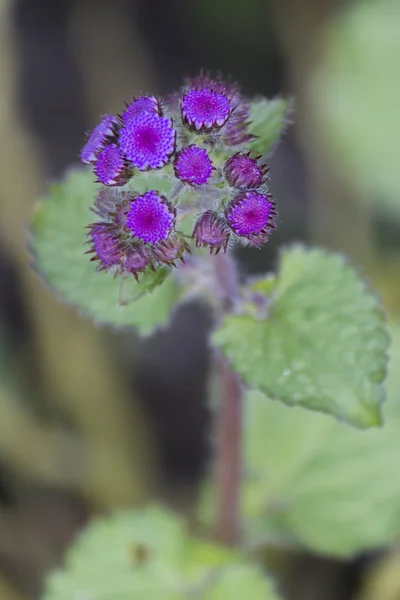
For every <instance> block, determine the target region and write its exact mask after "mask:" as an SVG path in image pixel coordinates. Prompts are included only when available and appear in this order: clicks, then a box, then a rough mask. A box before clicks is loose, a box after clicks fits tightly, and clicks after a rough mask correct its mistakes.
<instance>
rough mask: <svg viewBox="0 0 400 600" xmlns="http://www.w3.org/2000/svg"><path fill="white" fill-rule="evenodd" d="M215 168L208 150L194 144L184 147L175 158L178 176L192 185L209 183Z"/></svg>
mask: <svg viewBox="0 0 400 600" xmlns="http://www.w3.org/2000/svg"><path fill="white" fill-rule="evenodd" d="M214 169H215V167H214V165H213V163H212V160H211V158H210V157H209V155H208V153H207V150H204V148H199V147H198V146H195V145H194V144H192V145H191V146H187V147H186V148H184V149H183V150H182V151H181V152H180V153H179V154H178V156H177V158H176V160H175V175H176V177H177V178H178V179H180V180H181V181H183V182H184V183H188V184H190V185H202V184H205V183H207V181H208V180H209V179H210V177H211V175H212V172H213V171H214Z"/></svg>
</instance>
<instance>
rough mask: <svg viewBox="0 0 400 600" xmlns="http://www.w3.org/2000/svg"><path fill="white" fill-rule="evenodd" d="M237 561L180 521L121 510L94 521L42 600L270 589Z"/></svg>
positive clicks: (149, 511) (182, 598)
mask: <svg viewBox="0 0 400 600" xmlns="http://www.w3.org/2000/svg"><path fill="white" fill-rule="evenodd" d="M239 558H240V555H238V554H237V553H236V552H234V551H232V550H229V549H226V548H221V547H219V546H215V545H213V544H211V543H209V542H203V541H201V540H195V539H194V538H191V537H190V536H189V535H188V534H187V533H186V530H185V528H184V524H183V522H182V520H181V519H179V518H178V517H177V516H175V515H173V514H172V513H170V512H168V511H166V510H164V509H162V508H160V507H157V506H150V507H147V508H145V509H141V510H140V509H138V510H131V511H120V512H117V513H115V514H114V515H113V516H111V517H107V518H104V517H102V518H98V519H95V520H94V521H93V522H92V523H91V524H90V525H89V526H88V528H87V529H86V530H85V531H84V532H83V533H82V534H81V535H80V537H79V538H78V539H77V540H76V541H75V543H74V544H73V545H72V546H71V548H70V549H69V551H68V552H67V556H66V560H65V566H64V569H59V570H58V571H55V572H54V573H53V574H51V575H50V577H48V580H47V583H46V591H45V595H44V600H71V598H77V597H78V596H79V597H82V598H90V600H119V599H121V600H123V599H125V598H126V599H127V600H128V599H129V600H136V599H137V600H143V599H145V598H148V600H153V598H154V599H156V600H158V599H160V600H162V599H165V598H167V600H190V599H191V598H193V597H196V598H199V600H202V599H204V600H213V599H215V600H217V599H219V598H223V597H225V596H224V595H223V593H224V590H225V591H226V593H228V591H229V589H232V587H233V581H236V583H237V584H238V585H242V590H243V586H244V585H245V584H246V582H247V583H249V584H251V585H252V588H253V589H254V591H255V593H256V594H257V593H258V594H259V595H260V591H261V589H264V590H269V589H270V584H268V581H267V580H264V579H262V578H261V575H260V574H258V573H257V574H256V573H254V572H253V570H251V571H250V572H248V571H249V568H248V567H245V572H244V573H241V572H240V567H239ZM237 569H239V574H238V572H237ZM263 582H265V583H264V588H263V587H262V583H263ZM254 597H255V598H256V599H257V598H258V597H259V596H257V595H256V596H254ZM260 597H261V596H260ZM264 597H265V599H266V600H269V599H270V598H271V600H276V599H275V597H274V596H272V595H269V596H268V595H267V596H264ZM226 598H227V600H228V599H229V600H230V597H229V596H226Z"/></svg>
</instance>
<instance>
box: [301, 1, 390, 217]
mask: <svg viewBox="0 0 400 600" xmlns="http://www.w3.org/2000/svg"><path fill="white" fill-rule="evenodd" d="M399 29H400V11H399V9H398V0H380V1H379V2H371V1H363V2H361V1H358V2H351V3H348V4H346V7H345V9H344V10H342V11H340V12H339V13H338V15H337V18H336V19H333V20H330V25H329V27H328V29H327V31H326V36H325V39H323V40H322V42H323V44H322V45H321V50H322V51H321V61H320V66H319V68H318V69H317V71H316V73H315V77H314V79H313V80H312V86H311V89H310V90H309V98H310V102H312V103H313V106H312V111H313V114H314V115H315V118H316V128H315V129H316V131H317V132H318V134H319V135H320V136H321V139H322V140H323V142H324V143H325V145H326V147H327V148H328V149H329V150H330V152H331V156H332V160H333V161H334V164H335V169H337V170H339V171H340V174H341V176H342V177H343V176H344V177H346V178H347V179H348V182H349V184H350V186H353V187H356V188H357V189H358V190H359V191H360V192H361V197H362V198H363V199H366V200H368V201H369V202H371V203H374V204H375V205H376V206H377V207H379V211H381V210H382V209H383V210H385V209H386V210H388V211H389V212H391V213H394V214H396V215H397V217H400V169H399V160H400V151H399V144H398V140H399V138H400V121H399V119H398V118H397V114H398V107H399V104H400V80H399V77H398V73H399V71H400V36H399ZM372 40H373V41H372ZM371 41H372V43H371Z"/></svg>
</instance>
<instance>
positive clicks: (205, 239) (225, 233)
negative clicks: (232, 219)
mask: <svg viewBox="0 0 400 600" xmlns="http://www.w3.org/2000/svg"><path fill="white" fill-rule="evenodd" d="M229 237H230V233H229V230H228V227H227V224H226V222H225V220H224V219H223V218H222V217H220V216H219V215H218V213H216V212H214V211H212V210H208V211H206V212H204V213H203V214H202V215H201V216H200V217H199V219H198V220H197V222H196V224H195V226H194V229H193V238H194V240H195V243H196V247H197V248H199V247H207V246H208V247H209V248H210V252H211V253H212V252H214V251H215V253H216V254H218V252H219V251H220V250H221V249H222V250H223V251H224V252H226V249H227V246H228V242H229Z"/></svg>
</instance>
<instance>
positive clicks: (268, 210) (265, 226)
mask: <svg viewBox="0 0 400 600" xmlns="http://www.w3.org/2000/svg"><path fill="white" fill-rule="evenodd" d="M225 216H226V220H227V222H228V224H229V226H230V228H231V229H232V231H233V232H234V233H236V235H238V236H240V237H243V238H246V239H247V240H249V241H250V242H251V243H252V244H253V245H254V246H257V247H259V246H261V245H262V244H264V243H265V242H266V241H267V239H268V236H269V233H270V231H271V229H275V227H276V225H275V217H276V207H275V203H274V202H273V201H272V199H271V196H269V195H267V194H260V193H259V192H257V191H253V190H252V191H248V192H242V193H241V194H240V195H239V196H237V197H236V198H235V199H234V200H233V201H232V202H231V203H230V204H229V206H228V208H227V210H226V211H225Z"/></svg>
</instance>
